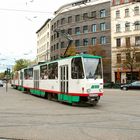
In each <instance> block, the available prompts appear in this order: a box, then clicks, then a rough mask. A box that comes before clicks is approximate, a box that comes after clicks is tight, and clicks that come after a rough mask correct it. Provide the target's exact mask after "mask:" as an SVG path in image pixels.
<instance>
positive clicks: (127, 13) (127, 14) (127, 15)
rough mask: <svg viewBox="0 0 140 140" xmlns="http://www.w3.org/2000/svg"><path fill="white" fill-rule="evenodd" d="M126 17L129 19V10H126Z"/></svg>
mask: <svg viewBox="0 0 140 140" xmlns="http://www.w3.org/2000/svg"><path fill="white" fill-rule="evenodd" d="M125 17H129V9H125Z"/></svg>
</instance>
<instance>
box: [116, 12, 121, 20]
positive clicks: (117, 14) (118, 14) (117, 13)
mask: <svg viewBox="0 0 140 140" xmlns="http://www.w3.org/2000/svg"><path fill="white" fill-rule="evenodd" d="M116 18H120V11H119V10H118V11H116Z"/></svg>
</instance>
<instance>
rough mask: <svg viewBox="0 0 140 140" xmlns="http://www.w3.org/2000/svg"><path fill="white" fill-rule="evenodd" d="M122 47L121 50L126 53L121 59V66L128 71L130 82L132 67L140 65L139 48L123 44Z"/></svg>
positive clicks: (135, 67)
mask: <svg viewBox="0 0 140 140" xmlns="http://www.w3.org/2000/svg"><path fill="white" fill-rule="evenodd" d="M123 48H124V49H123V51H122V52H123V53H125V54H126V59H124V60H123V61H122V66H123V68H124V69H128V70H129V71H130V73H131V82H132V81H133V72H134V69H137V68H138V67H140V49H138V48H137V47H134V46H124V47H123ZM137 54H138V55H137Z"/></svg>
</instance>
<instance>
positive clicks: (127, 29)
mask: <svg viewBox="0 0 140 140" xmlns="http://www.w3.org/2000/svg"><path fill="white" fill-rule="evenodd" d="M125 31H130V22H126V23H125Z"/></svg>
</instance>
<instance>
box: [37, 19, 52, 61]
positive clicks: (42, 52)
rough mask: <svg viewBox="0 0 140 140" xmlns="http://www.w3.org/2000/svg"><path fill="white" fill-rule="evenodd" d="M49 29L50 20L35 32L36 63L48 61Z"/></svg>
mask: <svg viewBox="0 0 140 140" xmlns="http://www.w3.org/2000/svg"><path fill="white" fill-rule="evenodd" d="M50 28H51V19H48V20H47V21H46V22H45V23H44V24H43V26H42V27H41V28H40V29H39V30H38V31H37V32H36V34H37V62H43V61H50Z"/></svg>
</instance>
